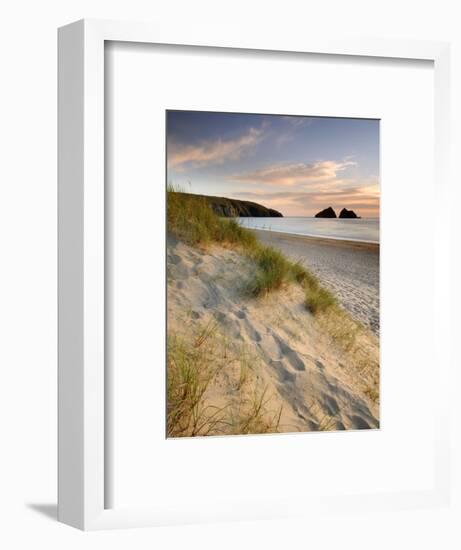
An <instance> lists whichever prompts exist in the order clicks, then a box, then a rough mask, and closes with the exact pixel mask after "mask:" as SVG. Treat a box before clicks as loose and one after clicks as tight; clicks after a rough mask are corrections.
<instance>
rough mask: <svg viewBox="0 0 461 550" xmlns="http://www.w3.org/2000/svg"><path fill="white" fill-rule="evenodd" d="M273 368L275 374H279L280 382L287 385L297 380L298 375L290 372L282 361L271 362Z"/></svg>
mask: <svg viewBox="0 0 461 550" xmlns="http://www.w3.org/2000/svg"><path fill="white" fill-rule="evenodd" d="M270 364H271V367H273V368H274V370H275V372H276V373H277V377H278V379H279V382H281V383H282V384H286V383H289V384H290V383H293V382H294V381H295V380H296V374H295V373H293V372H290V371H289V370H288V369H287V368H286V367H285V365H284V364H283V362H282V361H271V362H270Z"/></svg>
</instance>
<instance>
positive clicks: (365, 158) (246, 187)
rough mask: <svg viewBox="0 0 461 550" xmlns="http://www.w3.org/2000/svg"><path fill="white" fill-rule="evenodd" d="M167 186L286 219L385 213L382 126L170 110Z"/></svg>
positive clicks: (339, 120) (351, 121)
mask: <svg viewBox="0 0 461 550" xmlns="http://www.w3.org/2000/svg"><path fill="white" fill-rule="evenodd" d="M167 167H168V174H167V178H168V182H170V183H172V184H173V185H175V186H176V187H180V188H181V189H182V190H184V191H187V192H191V193H198V194H205V195H219V196H224V197H229V198H235V199H243V200H251V201H254V202H257V203H260V204H262V205H264V206H268V207H270V208H274V209H276V210H279V211H280V212H282V214H283V215H284V216H313V215H315V214H316V213H317V212H318V211H319V210H322V209H324V208H326V207H328V206H332V207H333V208H334V209H335V210H336V211H337V212H339V211H340V210H341V209H342V208H343V207H345V208H348V209H353V210H355V212H356V213H357V214H358V215H359V216H362V217H378V216H379V121H378V120H369V119H347V118H329V117H307V116H306V117H304V116H299V117H298V116H284V115H253V114H233V113H210V112H194V111H168V112H167Z"/></svg>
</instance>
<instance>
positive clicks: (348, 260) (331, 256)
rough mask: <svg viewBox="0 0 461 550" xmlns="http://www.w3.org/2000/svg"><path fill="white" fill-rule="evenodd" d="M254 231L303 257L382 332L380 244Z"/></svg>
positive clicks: (349, 307)
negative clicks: (380, 314) (380, 319)
mask: <svg viewBox="0 0 461 550" xmlns="http://www.w3.org/2000/svg"><path fill="white" fill-rule="evenodd" d="M252 231H254V233H255V234H256V235H257V237H258V240H259V241H260V242H262V243H263V244H266V245H269V246H273V247H275V248H278V249H279V250H281V251H282V252H283V253H284V254H285V255H286V256H287V257H289V258H291V259H292V260H294V261H301V262H302V263H303V265H305V266H306V267H307V268H309V270H310V271H312V273H314V274H315V275H317V276H318V277H319V278H320V280H321V281H322V284H323V285H324V286H325V287H326V288H328V289H329V290H330V291H332V292H333V294H334V295H335V296H336V297H337V298H338V300H339V302H340V303H341V305H342V307H344V309H345V310H346V311H348V312H349V313H350V314H351V315H352V317H354V318H355V319H357V320H358V321H360V323H362V324H363V325H364V326H366V327H368V328H370V330H371V331H373V333H374V334H376V335H377V336H379V328H380V326H379V250H380V247H379V244H373V243H361V242H357V241H341V240H334V239H325V238H317V237H305V236H301V235H291V234H287V233H277V232H273V231H261V230H252Z"/></svg>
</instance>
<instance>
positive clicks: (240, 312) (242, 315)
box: [235, 309, 247, 319]
mask: <svg viewBox="0 0 461 550" xmlns="http://www.w3.org/2000/svg"><path fill="white" fill-rule="evenodd" d="M235 315H236V317H238V318H239V319H246V316H247V314H246V313H245V312H244V311H243V309H239V310H238V311H237V312H236V313H235Z"/></svg>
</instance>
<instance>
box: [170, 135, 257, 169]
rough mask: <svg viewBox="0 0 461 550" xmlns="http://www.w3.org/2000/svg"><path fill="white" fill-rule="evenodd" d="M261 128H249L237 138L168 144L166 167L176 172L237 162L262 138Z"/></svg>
mask: <svg viewBox="0 0 461 550" xmlns="http://www.w3.org/2000/svg"><path fill="white" fill-rule="evenodd" d="M263 135H264V131H263V128H259V129H258V128H250V129H249V130H248V131H247V132H246V133H245V134H242V135H241V136H239V137H238V138H235V139H229V140H223V139H217V140H209V141H203V142H201V143H199V144H196V145H184V144H178V143H175V142H169V143H168V167H169V168H175V169H176V170H178V171H181V170H182V169H184V168H186V167H188V168H197V167H200V166H206V165H210V164H221V163H223V162H225V161H227V160H238V159H239V158H240V157H241V156H242V155H244V154H245V153H246V152H248V150H249V149H251V148H253V147H254V146H255V145H256V144H257V143H259V142H260V141H261V139H262V138H263Z"/></svg>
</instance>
